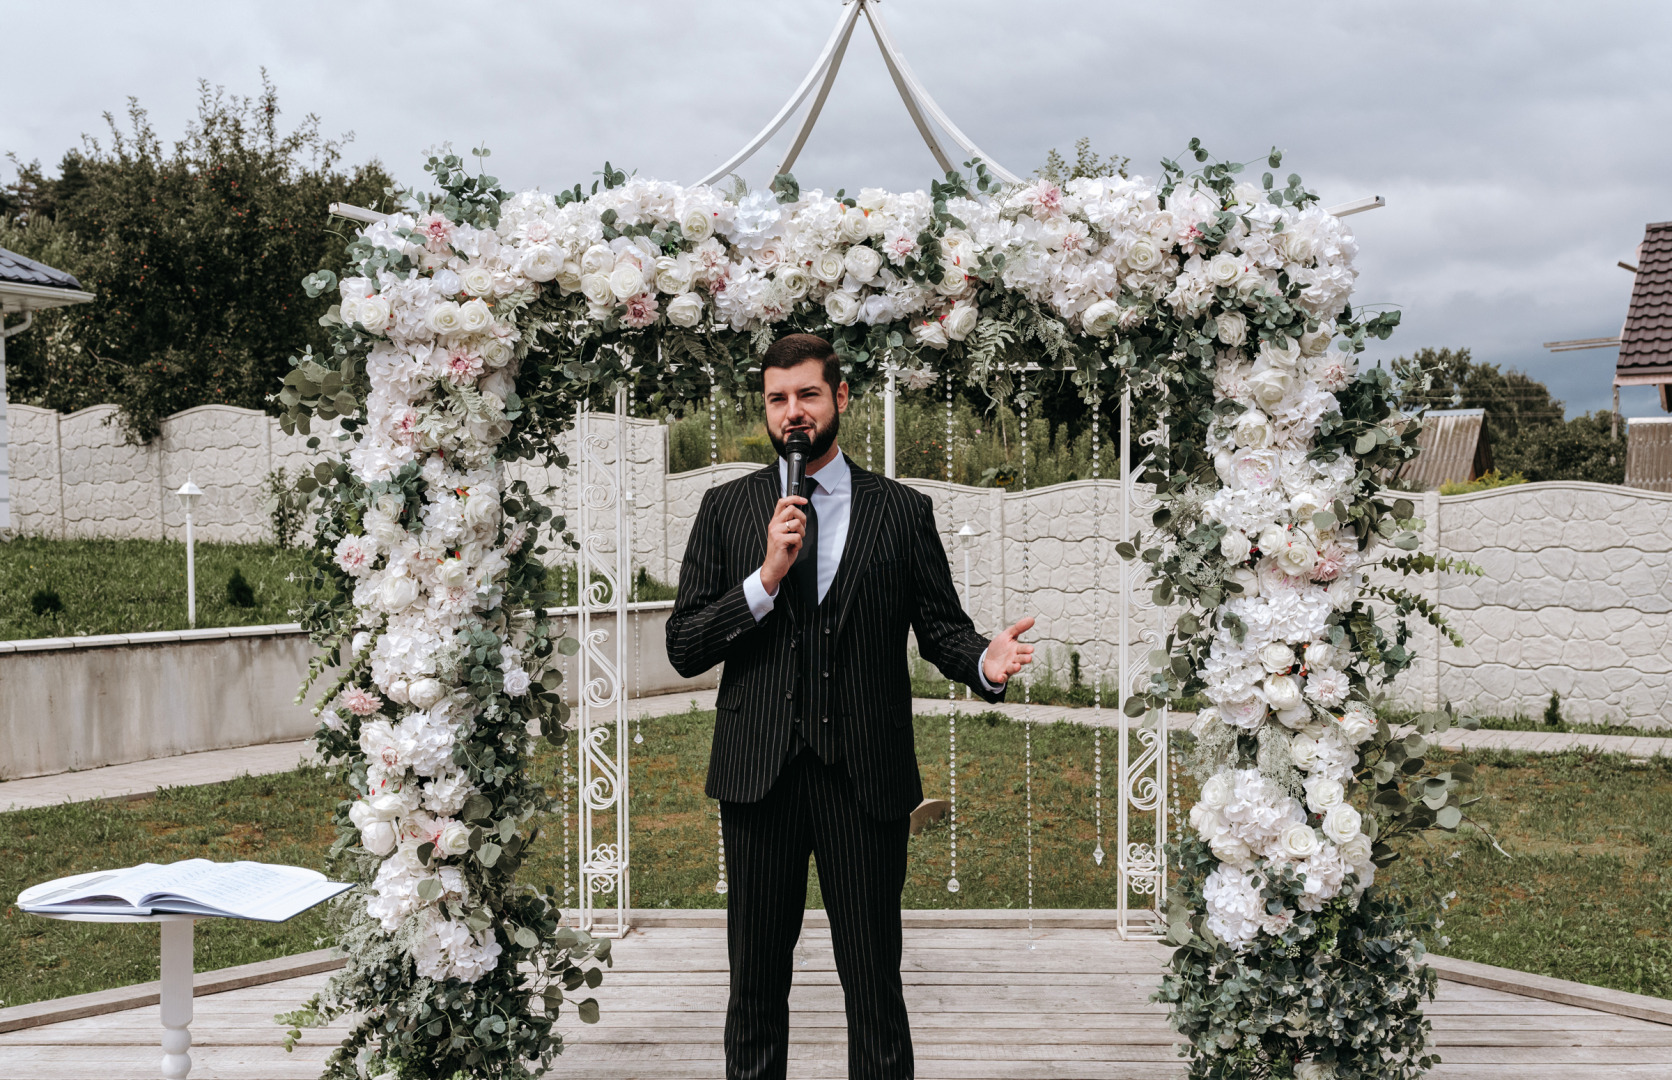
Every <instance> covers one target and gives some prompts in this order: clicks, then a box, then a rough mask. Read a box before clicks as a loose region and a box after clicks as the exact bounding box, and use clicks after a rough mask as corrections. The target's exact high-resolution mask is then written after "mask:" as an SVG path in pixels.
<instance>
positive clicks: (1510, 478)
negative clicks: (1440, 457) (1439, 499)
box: [1440, 469, 1527, 495]
mask: <svg viewBox="0 0 1672 1080" xmlns="http://www.w3.org/2000/svg"><path fill="white" fill-rule="evenodd" d="M1526 482H1527V478H1526V477H1525V476H1522V475H1521V474H1520V473H1518V472H1512V473H1502V472H1499V471H1498V470H1497V469H1492V470H1489V471H1488V472H1486V473H1484V474H1482V475H1481V476H1480V477H1478V478H1476V479H1474V480H1470V481H1467V482H1466V483H1465V482H1460V481H1451V480H1448V481H1447V482H1446V483H1444V484H1441V485H1440V494H1441V495H1468V494H1470V493H1472V492H1476V491H1489V490H1491V489H1492V488H1501V487H1514V486H1515V485H1516V484H1525V483H1526Z"/></svg>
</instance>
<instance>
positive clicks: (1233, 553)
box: [1219, 529, 1252, 563]
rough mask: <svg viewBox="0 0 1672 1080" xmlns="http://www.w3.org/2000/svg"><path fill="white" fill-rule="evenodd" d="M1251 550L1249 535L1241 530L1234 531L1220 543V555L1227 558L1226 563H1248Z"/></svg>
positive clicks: (1226, 535) (1227, 534)
mask: <svg viewBox="0 0 1672 1080" xmlns="http://www.w3.org/2000/svg"><path fill="white" fill-rule="evenodd" d="M1251 548H1252V545H1251V544H1249V542H1248V536H1247V534H1245V533H1244V532H1243V531H1242V530H1241V529H1232V530H1231V531H1230V532H1228V533H1226V534H1225V536H1224V538H1223V539H1221V540H1220V541H1219V554H1221V555H1223V556H1225V561H1226V562H1229V563H1244V562H1247V561H1248V553H1249V551H1250V549H1251Z"/></svg>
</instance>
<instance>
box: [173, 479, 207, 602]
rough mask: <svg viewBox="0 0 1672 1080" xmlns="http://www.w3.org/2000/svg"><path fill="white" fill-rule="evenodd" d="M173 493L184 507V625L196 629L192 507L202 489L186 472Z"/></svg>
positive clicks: (200, 495) (195, 503)
mask: <svg viewBox="0 0 1672 1080" xmlns="http://www.w3.org/2000/svg"><path fill="white" fill-rule="evenodd" d="M174 494H176V495H178V496H179V497H180V505H181V506H183V507H185V508H186V625H187V626H188V627H190V628H191V629H193V630H196V629H197V550H196V544H195V543H194V538H193V536H192V507H193V506H195V505H197V500H198V499H200V498H202V497H203V489H202V488H200V487H198V486H197V485H196V484H194V483H192V478H191V474H190V473H188V474H186V482H185V483H184V484H181V485H180V490H179V491H176V492H175V493H174Z"/></svg>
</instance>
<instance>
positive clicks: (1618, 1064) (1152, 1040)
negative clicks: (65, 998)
mask: <svg viewBox="0 0 1672 1080" xmlns="http://www.w3.org/2000/svg"><path fill="white" fill-rule="evenodd" d="M652 914H664V913H647V917H646V919H645V920H644V923H645V925H643V926H642V928H641V929H636V930H634V931H633V932H632V933H631V934H629V935H628V936H627V938H626V939H625V940H623V941H621V942H620V943H618V945H617V947H616V949H615V966H614V968H613V969H612V970H611V971H610V972H609V973H608V974H607V975H606V976H605V978H604V983H603V985H602V986H601V987H599V988H598V990H597V991H596V997H597V999H598V1003H599V1005H600V1006H601V1011H602V1021H601V1022H600V1023H599V1024H597V1025H596V1026H586V1025H582V1024H580V1023H577V1022H575V1020H574V1019H573V1014H572V1013H569V1012H568V1011H567V1010H566V1011H565V1014H564V1015H563V1017H562V1018H561V1019H560V1020H559V1024H558V1027H559V1030H560V1031H562V1032H563V1033H564V1035H565V1037H566V1039H567V1041H568V1048H567V1049H566V1051H565V1052H564V1054H563V1056H562V1057H561V1058H560V1059H559V1061H558V1063H557V1070H556V1075H560V1076H584V1077H587V1078H588V1080H629V1078H632V1080H707V1078H713V1080H719V1077H721V1076H722V1075H723V1071H724V1068H723V1066H724V1062H723V1054H722V1050H721V1031H722V1027H723V1024H724V1017H725V1006H726V993H727V986H726V982H727V967H726V948H725V930H724V928H723V924H722V922H721V919H723V914H722V913H720V912H707V913H700V912H667V913H665V916H671V918H665V919H664V920H663V921H662V922H661V923H660V925H658V924H656V923H653V922H652V920H651V918H650V915H652ZM978 914H985V915H989V916H991V915H998V916H1003V917H1005V920H1004V921H1005V922H1006V923H1007V925H1005V926H995V925H994V922H993V920H992V919H990V918H989V919H982V920H972V919H970V918H968V916H971V915H978ZM1042 914H1043V913H1042ZM1060 914H1070V915H1079V916H1082V918H1081V919H1078V920H1073V922H1076V923H1078V924H1079V925H1059V926H1039V927H1038V928H1037V929H1036V930H1035V931H1034V932H1033V933H1032V934H1031V935H1030V934H1029V933H1028V931H1027V929H1026V926H1025V923H1024V922H1023V919H1024V918H1025V914H1024V913H1022V912H999V913H993V912H987V913H977V912H953V911H946V912H912V913H909V917H908V920H907V928H906V930H905V952H904V958H903V963H902V975H903V976H904V982H905V995H906V1004H907V1007H908V1009H909V1010H910V1012H911V1027H912V1041H913V1044H914V1049H915V1053H916V1058H917V1075H918V1076H921V1077H924V1078H925V1080H1047V1078H1051V1080H1055V1078H1058V1077H1067V1078H1074V1080H1148V1078H1163V1077H1165V1078H1174V1077H1182V1076H1183V1073H1184V1069H1183V1066H1182V1064H1181V1063H1180V1061H1179V1059H1178V1056H1177V1051H1176V1048H1175V1046H1174V1040H1175V1038H1176V1036H1175V1034H1174V1033H1173V1031H1172V1029H1171V1028H1170V1027H1169V1026H1168V1024H1167V1019H1166V1013H1165V1010H1164V1009H1163V1008H1162V1007H1160V1006H1158V1005H1156V1004H1154V1003H1152V1002H1151V1001H1150V1000H1149V996H1150V994H1151V992H1152V991H1153V990H1154V988H1155V985H1156V981H1157V980H1158V979H1159V977H1160V975H1161V970H1162V964H1163V961H1164V959H1165V957H1166V956H1167V953H1168V952H1169V950H1168V949H1166V948H1165V947H1163V946H1161V945H1159V944H1155V943H1146V942H1138V941H1131V942H1123V941H1121V940H1120V939H1119V938H1118V937H1117V936H1116V934H1115V933H1114V932H1113V931H1112V929H1111V928H1110V924H1111V922H1112V920H1110V919H1109V918H1108V913H1100V912H1070V913H1060ZM822 915H823V912H809V913H808V917H807V922H806V926H805V928H804V929H803V932H802V937H801V945H800V946H799V947H798V949H797V955H796V969H795V981H794V985H793V989H792V990H791V993H790V1012H791V1020H790V1024H791V1035H790V1059H791V1060H790V1074H791V1075H792V1076H797V1077H807V1078H822V1077H831V1078H834V1077H841V1076H846V1075H847V1069H846V1065H847V1030H846V1027H847V1025H846V1023H845V1019H844V1016H843V1008H842V994H841V987H840V986H839V985H838V984H837V980H836V971H835V964H834V961H833V957H832V953H831V946H830V932H829V930H828V929H827V926H828V924H827V923H826V921H825V920H824V919H823V918H822ZM1511 974H1513V973H1511ZM326 977H327V976H326V975H324V974H315V975H308V976H304V977H301V978H296V979H290V980H287V981H283V982H273V983H269V984H266V985H262V986H250V987H247V988H244V989H239V990H231V991H228V992H225V993H220V994H214V995H209V996H204V997H199V998H197V999H196V1001H195V1002H194V1012H195V1017H194V1020H193V1023H192V1049H191V1054H192V1065H193V1068H192V1077H193V1080H217V1078H221V1080H226V1078H234V1077H236V1078H240V1080H243V1078H248V1080H288V1078H294V1080H306V1078H312V1077H317V1076H318V1075H319V1073H320V1071H321V1067H322V1065H323V1064H324V1061H325V1057H326V1055H327V1054H328V1053H329V1052H330V1050H331V1049H332V1047H333V1046H334V1045H335V1044H336V1042H337V1040H339V1039H341V1038H342V1036H343V1033H344V1025H343V1024H342V1023H340V1022H339V1023H338V1024H335V1025H333V1026H332V1027H330V1028H327V1029H324V1030H309V1031H306V1032H304V1034H303V1037H302V1040H301V1043H300V1045H299V1046H298V1047H297V1048H296V1051H295V1052H294V1053H292V1054H286V1053H285V1052H284V1051H283V1049H282V1048H281V1046H280V1039H281V1037H282V1029H281V1028H279V1026H278V1025H276V1024H274V1023H273V1022H272V1017H273V1014H275V1013H278V1012H281V1011H285V1010H288V1009H293V1008H295V1007H296V1006H297V1005H299V1004H300V1003H301V1002H302V1001H304V1000H305V999H306V998H307V997H308V996H309V995H310V994H312V993H313V992H314V991H316V990H317V989H319V988H320V986H321V985H322V984H323V983H324V981H325V979H326ZM1423 1011H1424V1013H1425V1014H1426V1015H1427V1016H1428V1017H1429V1018H1430V1020H1431V1021H1432V1023H1433V1027H1434V1039H1433V1046H1434V1047H1435V1049H1437V1050H1438V1051H1439V1053H1440V1056H1441V1057H1442V1058H1443V1059H1444V1061H1445V1064H1444V1065H1441V1066H1440V1067H1438V1068H1436V1069H1435V1070H1434V1071H1433V1072H1432V1073H1430V1074H1429V1075H1430V1076H1431V1077H1433V1078H1434V1080H1465V1078H1467V1080H1575V1078H1581V1080H1583V1078H1592V1077H1594V1078H1597V1080H1602V1078H1608V1080H1649V1078H1656V1080H1664V1078H1665V1077H1666V1076H1668V1075H1672V1027H1669V1026H1667V1025H1665V1024H1658V1023H1651V1022H1649V1021H1647V1020H1640V1019H1634V1018H1632V1017H1630V1016H1622V1015H1617V1014H1614V1013H1608V1012H1600V1011H1597V1010H1595V1009H1587V1008H1580V1007H1577V1006H1575V1005H1571V1004H1564V1003H1559V1002H1556V1001H1551V1000H1544V999H1540V998H1535V997H1528V996H1525V995H1522V994H1518V993H1510V992H1506V991H1504V990H1499V989H1494V988H1490V987H1483V986H1475V985H1467V984H1464V983H1460V982H1456V981H1451V980H1449V979H1447V980H1443V981H1442V982H1441V983H1440V989H1439V996H1438V999H1437V1000H1436V1001H1434V1002H1433V1003H1431V1004H1428V1005H1426V1006H1425V1007H1424V1010H1423ZM160 1036H161V1028H160V1026H159V1023H158V1012H157V1007H156V1006H155V1005H152V1006H149V1007H145V1008H136V1009H130V1010H127V1011H125V1012H116V1013H110V1014H107V1015H103V1016H95V1017H88V1018H86V1019H81V1020H67V1021H64V1022H61V1023H56V1024H47V1025H44V1026H41V1027H34V1028H27V1029H24V1030H19V1031H11V1032H7V1033H5V1034H0V1075H3V1076H5V1077H7V1078H8V1080H72V1078H73V1080H82V1078H86V1077H98V1078H100V1080H144V1078H149V1077H153V1076H155V1075H156V1069H157V1060H158V1057H159V1052H158V1042H159V1041H160Z"/></svg>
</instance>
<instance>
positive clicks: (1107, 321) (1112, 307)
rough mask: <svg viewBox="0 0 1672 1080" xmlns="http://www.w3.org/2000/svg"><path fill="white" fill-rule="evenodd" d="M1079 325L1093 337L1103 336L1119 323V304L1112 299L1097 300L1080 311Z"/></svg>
mask: <svg viewBox="0 0 1672 1080" xmlns="http://www.w3.org/2000/svg"><path fill="white" fill-rule="evenodd" d="M1080 325H1081V326H1083V327H1085V328H1086V333H1088V334H1091V335H1092V336H1093V337H1103V336H1104V335H1105V334H1107V333H1108V332H1109V331H1111V330H1113V329H1114V328H1115V327H1116V326H1118V325H1120V305H1119V304H1117V303H1115V302H1114V301H1113V300H1099V301H1098V302H1097V303H1095V304H1093V305H1092V306H1091V307H1088V308H1087V309H1086V310H1085V311H1083V312H1081V313H1080Z"/></svg>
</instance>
